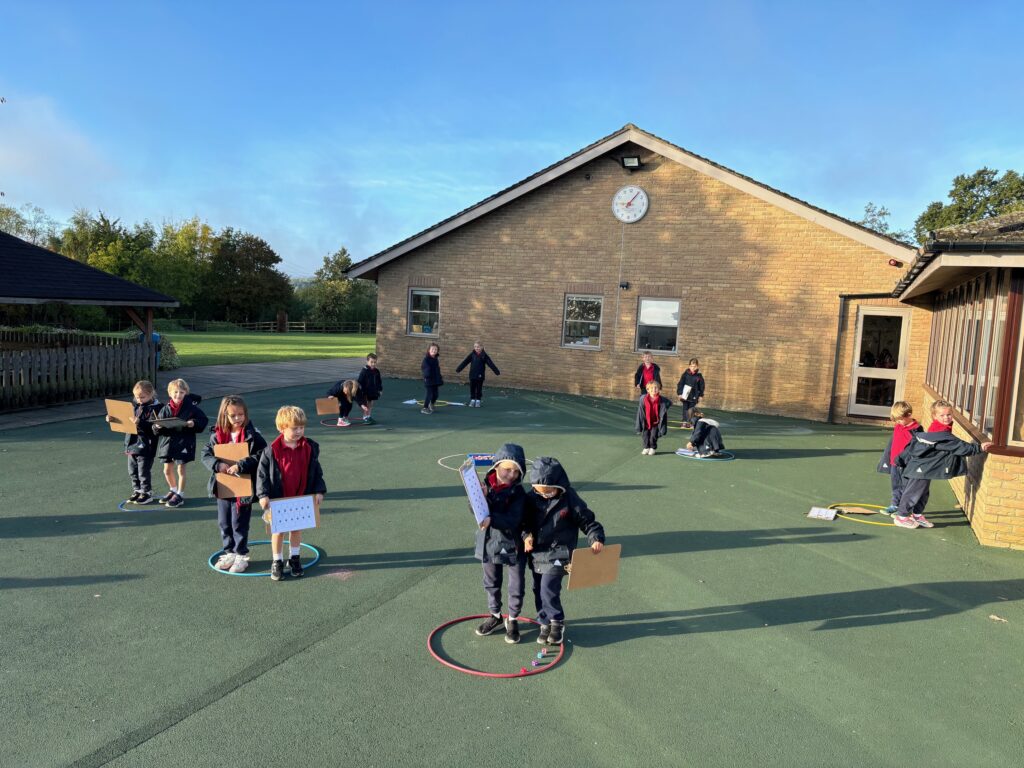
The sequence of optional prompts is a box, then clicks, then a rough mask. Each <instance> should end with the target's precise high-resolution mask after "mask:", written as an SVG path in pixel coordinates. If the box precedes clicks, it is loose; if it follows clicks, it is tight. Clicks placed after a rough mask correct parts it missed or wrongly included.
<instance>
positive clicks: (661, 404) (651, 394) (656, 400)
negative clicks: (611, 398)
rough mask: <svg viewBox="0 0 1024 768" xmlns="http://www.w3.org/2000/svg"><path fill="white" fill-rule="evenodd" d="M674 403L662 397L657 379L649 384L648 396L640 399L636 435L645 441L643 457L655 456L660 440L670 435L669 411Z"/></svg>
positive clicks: (637, 410)
mask: <svg viewBox="0 0 1024 768" xmlns="http://www.w3.org/2000/svg"><path fill="white" fill-rule="evenodd" d="M671 407H672V401H671V400H669V399H668V398H667V397H662V396H661V384H660V383H659V382H658V380H657V379H651V380H650V381H648V382H647V394H646V395H644V396H643V397H641V398H640V404H639V406H637V409H636V433H637V434H638V435H640V439H641V440H642V441H643V446H644V449H643V450H642V451H640V453H641V455H644V456H653V455H654V454H655V453H656V452H657V450H658V438H659V437H664V436H665V435H667V434H668V409H669V408H671Z"/></svg>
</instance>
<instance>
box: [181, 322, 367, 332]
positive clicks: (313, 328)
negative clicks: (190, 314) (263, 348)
mask: <svg viewBox="0 0 1024 768" xmlns="http://www.w3.org/2000/svg"><path fill="white" fill-rule="evenodd" d="M175 322H176V323H177V324H178V325H180V326H181V327H182V328H185V329H186V330H189V331H205V332H211V333H232V332H235V333H243V332H247V331H259V332H261V333H277V332H278V331H277V322H276V321H274V320H267V321H265V322H261V323H227V322H222V321H219V320H187V319H182V320H175ZM286 328H287V330H286V331H284V332H285V333H335V334H339V333H376V332H377V322H376V321H375V320H364V321H362V322H353V323H341V324H339V325H314V324H313V323H306V322H297V323H287V325H286ZM166 333H167V334H168V335H171V336H173V334H174V332H173V331H166Z"/></svg>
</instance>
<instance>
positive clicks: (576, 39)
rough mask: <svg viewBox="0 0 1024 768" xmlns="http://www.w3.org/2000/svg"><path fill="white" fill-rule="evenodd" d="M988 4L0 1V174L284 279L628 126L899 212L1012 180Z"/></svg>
mask: <svg viewBox="0 0 1024 768" xmlns="http://www.w3.org/2000/svg"><path fill="white" fill-rule="evenodd" d="M1022 8H1024V6H1022V5H1021V4H1020V3H1011V2H984V1H982V2H975V3H962V2H959V3H956V2H913V3H911V2H907V3H901V2H894V1H893V0H890V2H885V3H877V2H858V3H822V2H806V3H798V2H735V1H728V0H727V1H726V2H715V3H687V2H666V3H643V2H633V3H627V2H618V3H611V2H603V0H592V1H591V2H561V3H559V2H549V3H544V4H540V3H510V2H506V3H494V2H491V3H488V2H481V1H480V0H477V1H476V2H438V3H427V2H406V1H404V0H396V1H395V2H389V3H348V2H337V1H336V2H333V3H326V2H325V3H321V2H306V3H260V2H246V3H235V2H205V3H199V2H189V1H187V0H186V1H181V0H179V1H178V2H130V3H129V2H124V3H113V2H102V1H99V2H91V3H82V2H67V3H57V2H46V0H34V1H33V2H26V1H24V0H7V1H6V2H5V3H4V4H3V5H2V6H0V34H2V38H0V39H2V45H0V96H3V97H4V98H6V103H4V104H0V190H2V191H3V192H4V193H5V197H4V198H3V201H4V202H5V203H6V204H8V205H15V206H20V205H22V204H23V203H26V202H30V203H33V204H35V205H39V206H41V207H42V208H44V209H45V210H46V211H47V212H48V213H49V214H50V215H51V216H53V217H55V218H57V219H58V220H60V221H63V220H64V219H66V218H67V216H68V215H70V213H71V212H72V211H73V210H74V209H76V208H86V209H89V210H92V211H94V212H95V211H97V210H103V211H104V212H106V213H107V214H108V215H110V216H113V217H118V218H120V219H121V220H122V221H124V222H126V223H134V222H138V221H141V220H143V219H150V220H152V221H154V222H157V223H158V222H160V221H163V220H168V219H170V220H179V219H183V218H188V217H191V216H193V215H198V216H200V217H201V218H203V219H205V220H207V221H208V222H209V223H210V224H211V225H213V226H214V227H215V228H218V229H219V228H221V227H224V226H234V227H237V228H240V229H244V230H247V231H250V232H253V233H255V234H258V235H260V236H262V237H263V238H265V239H266V240H267V241H268V242H269V243H270V244H271V246H273V247H274V249H275V250H276V251H277V252H278V253H279V254H280V255H281V257H282V258H283V259H284V266H285V270H286V271H287V272H289V273H291V274H293V275H309V274H311V273H312V272H313V270H314V269H315V268H316V267H317V266H318V265H319V263H320V261H321V259H322V257H323V256H324V255H325V254H327V253H330V252H332V251H334V250H336V249H337V248H338V247H339V246H342V245H344V246H346V247H347V248H348V249H349V251H350V252H351V253H352V255H353V258H354V259H355V260H360V259H363V258H366V257H368V256H370V255H372V254H374V253H376V252H377V251H379V250H381V249H383V248H386V247H387V246H389V245H391V244H393V243H395V242H398V241H399V240H402V239H404V238H405V237H407V236H409V235H410V234H413V233H415V232H418V231H420V230H421V229H424V228H425V227H428V226H430V225H432V224H434V223H436V222H438V221H440V220H441V219H444V218H446V217H448V216H450V215H451V214H453V213H455V212H457V211H459V210H461V209H462V208H465V207H466V206H468V205H471V204H473V203H475V202H477V201H479V200H481V199H482V198H484V197H486V196H488V195H490V194H492V193H493V192H495V191H497V190H499V189H502V188H504V187H507V186H509V185H510V184H512V183H514V182H516V181H519V180H520V179H523V178H525V177H526V176H529V175H530V174H532V173H534V172H535V171H537V170H539V169H540V168H542V167H544V166H547V165H549V164H551V163H553V162H555V161H557V160H559V159H561V158H563V157H565V156H566V155H569V154H571V153H573V152H575V151H576V150H578V149H580V148H581V147H583V146H586V145H587V144H590V143H591V142H593V141H595V140H597V139H599V138H601V137H602V136H605V135H607V134H610V133H612V132H614V131H615V130H617V129H618V128H620V127H622V126H623V125H624V124H626V123H629V122H632V123H636V124H637V125H639V126H640V127H641V128H643V129H645V130H647V131H650V132H651V133H654V134H657V135H658V136H661V137H662V138H664V139H667V140H668V141H671V142H672V143H674V144H677V145H679V146H682V147H684V148H686V149H688V150H690V151H692V152H695V153H697V154H700V155H703V156H705V157H708V158H710V159H712V160H714V161H715V162H718V163H721V164H722V165H725V166H728V167H730V168H732V169H734V170H736V171H739V172H740V173H743V174H746V175H749V176H752V177H754V178H755V179H757V180H759V181H762V182H764V183H766V184H769V185H771V186H773V187H776V188H778V189H781V190H782V191H784V192H786V193H788V194H791V195H794V196H796V197H799V198H802V199H804V200H807V201H808V202H810V203H813V204H814V205H817V206H820V207H823V208H826V209H828V210H830V211H833V212H835V213H838V214H840V215H842V216H846V217H849V218H853V219H857V218H859V217H860V216H861V214H862V212H863V208H864V204H865V203H867V202H868V201H873V202H874V203H876V204H879V205H885V206H887V207H888V208H889V209H890V210H891V211H892V213H893V216H892V223H893V224H894V225H895V226H897V227H910V226H911V225H912V223H913V221H914V219H915V218H916V217H917V215H918V214H919V213H920V212H921V211H922V210H923V209H924V208H925V206H926V205H927V204H928V203H929V202H931V201H933V200H945V196H946V193H947V191H948V189H949V186H950V182H951V181H952V178H953V176H955V175H956V174H958V173H970V172H973V171H974V170H976V169H978V168H980V167H981V166H983V165H988V166H989V167H992V168H996V169H998V170H1000V171H1003V170H1006V169H1009V168H1012V169H1015V170H1018V171H1022V172H1024V143H1022V141H1021V137H1022V136H1024V98H1022V95H1024V94H1022V91H1024V85H1022V83H1024V78H1022V76H1021V72H1022V71H1024V67H1022V64H1024V53H1022V46H1020V45H1019V31H1020V29H1021V28H1024V10H1022Z"/></svg>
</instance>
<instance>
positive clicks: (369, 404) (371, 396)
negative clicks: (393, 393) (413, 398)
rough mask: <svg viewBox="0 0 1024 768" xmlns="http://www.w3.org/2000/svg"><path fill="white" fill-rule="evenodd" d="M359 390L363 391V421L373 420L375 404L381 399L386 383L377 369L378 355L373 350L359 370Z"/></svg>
mask: <svg viewBox="0 0 1024 768" xmlns="http://www.w3.org/2000/svg"><path fill="white" fill-rule="evenodd" d="M358 384H359V391H360V392H362V393H363V403H362V406H363V421H372V420H373V404H374V402H376V401H377V400H380V396H381V393H382V392H383V391H384V384H383V383H382V382H381V380H380V371H378V370H377V356H376V355H375V354H373V352H371V353H370V354H368V355H367V356H366V365H364V366H363V369H362V370H361V371H359V379H358Z"/></svg>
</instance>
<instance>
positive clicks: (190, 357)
mask: <svg viewBox="0 0 1024 768" xmlns="http://www.w3.org/2000/svg"><path fill="white" fill-rule="evenodd" d="M165 335H166V336H167V338H169V339H170V340H171V341H172V342H173V343H174V346H175V348H176V349H177V350H178V356H179V358H180V359H181V364H182V365H183V366H193V365H220V364H226V363H266V362H274V361H283V360H309V359H316V358H324V357H363V356H365V355H367V354H369V353H370V352H373V351H374V349H375V348H376V337H375V336H374V335H373V334H346V335H333V334H321V333H191V332H185V331H173V332H168V333H167V334H165Z"/></svg>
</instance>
